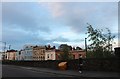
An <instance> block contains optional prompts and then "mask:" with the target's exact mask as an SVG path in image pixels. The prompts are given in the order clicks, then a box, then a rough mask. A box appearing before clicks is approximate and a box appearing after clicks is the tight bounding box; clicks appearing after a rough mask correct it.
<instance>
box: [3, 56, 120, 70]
mask: <svg viewBox="0 0 120 79" xmlns="http://www.w3.org/2000/svg"><path fill="white" fill-rule="evenodd" d="M60 62H62V60H47V61H3V62H2V63H3V64H12V65H21V66H32V67H45V68H52V69H58V63H60ZM67 62H68V64H67V65H68V67H67V69H69V70H78V60H77V59H76V60H67ZM119 63H120V62H119V60H118V59H117V58H104V59H95V58H91V59H84V66H83V70H90V71H115V72H118V71H120V69H119Z"/></svg>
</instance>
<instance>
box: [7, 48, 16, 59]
mask: <svg viewBox="0 0 120 79" xmlns="http://www.w3.org/2000/svg"><path fill="white" fill-rule="evenodd" d="M16 52H17V50H13V49H12V50H7V51H6V60H15V59H16Z"/></svg>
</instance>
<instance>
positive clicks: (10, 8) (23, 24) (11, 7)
mask: <svg viewBox="0 0 120 79" xmlns="http://www.w3.org/2000/svg"><path fill="white" fill-rule="evenodd" d="M25 4H26V5H25ZM29 4H30V3H24V4H23V3H3V4H2V15H3V17H2V21H3V24H8V25H12V27H10V26H9V28H22V29H24V30H26V31H38V30H40V31H42V32H46V33H48V32H50V29H49V27H46V26H45V25H46V24H44V23H43V22H38V19H37V17H36V16H35V13H34V12H33V11H32V9H31V8H30V6H29ZM22 6H23V7H22ZM28 7H29V8H28ZM41 20H42V18H41ZM14 25H16V26H17V27H15V26H14Z"/></svg>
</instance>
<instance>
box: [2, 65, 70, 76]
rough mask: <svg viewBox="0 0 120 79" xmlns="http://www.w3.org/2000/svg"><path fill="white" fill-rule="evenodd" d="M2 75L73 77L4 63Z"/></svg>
mask: <svg viewBox="0 0 120 79" xmlns="http://www.w3.org/2000/svg"><path fill="white" fill-rule="evenodd" d="M2 77H71V76H68V75H61V74H54V73H47V72H40V71H39V72H38V71H33V70H30V69H28V68H25V67H19V66H13V65H3V66H2Z"/></svg>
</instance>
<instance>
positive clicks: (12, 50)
mask: <svg viewBox="0 0 120 79" xmlns="http://www.w3.org/2000/svg"><path fill="white" fill-rule="evenodd" d="M7 52H17V50H14V49H11V50H7Z"/></svg>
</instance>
